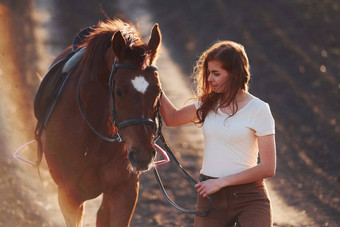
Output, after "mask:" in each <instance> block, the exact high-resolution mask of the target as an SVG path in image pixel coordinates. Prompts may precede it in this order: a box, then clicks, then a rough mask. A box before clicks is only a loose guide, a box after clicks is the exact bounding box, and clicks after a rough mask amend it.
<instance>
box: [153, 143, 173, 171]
mask: <svg viewBox="0 0 340 227" xmlns="http://www.w3.org/2000/svg"><path fill="white" fill-rule="evenodd" d="M153 145H154V146H155V148H156V149H157V150H158V151H159V152H160V153H161V154H162V155H163V157H164V159H163V160H160V161H156V162H155V164H156V166H160V165H163V164H166V163H168V162H169V161H170V159H169V156H168V155H167V153H166V152H165V151H164V150H163V149H162V148H161V147H160V146H158V145H157V144H155V143H154V144H153Z"/></svg>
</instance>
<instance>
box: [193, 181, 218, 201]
mask: <svg viewBox="0 0 340 227" xmlns="http://www.w3.org/2000/svg"><path fill="white" fill-rule="evenodd" d="M195 188H196V189H197V192H198V193H199V194H200V195H201V196H203V197H207V196H208V195H211V194H213V193H215V192H217V191H219V190H220V189H221V188H223V185H222V184H221V180H220V179H209V180H206V181H202V182H198V183H197V184H196V185H195Z"/></svg>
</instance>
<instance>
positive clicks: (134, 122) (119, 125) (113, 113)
mask: <svg viewBox="0 0 340 227" xmlns="http://www.w3.org/2000/svg"><path fill="white" fill-rule="evenodd" d="M138 68H139V67H138V66H136V65H132V64H124V63H117V59H115V60H114V62H113V64H112V69H111V73H110V78H109V84H108V85H109V90H110V97H111V106H112V108H111V118H112V122H113V124H114V126H115V127H116V128H117V131H116V135H117V138H119V140H120V141H119V142H122V137H121V136H120V134H119V130H121V129H123V128H126V127H128V126H130V125H151V127H152V128H153V129H154V135H157V133H158V132H159V124H158V127H157V124H156V122H155V120H153V119H151V118H132V119H128V120H124V121H122V122H119V121H118V119H117V115H116V109H115V103H114V85H115V78H114V74H115V73H116V70H117V69H135V70H136V69H138ZM144 70H155V71H158V68H157V66H155V65H149V66H147V67H145V69H144ZM160 94H162V93H160ZM159 106H160V97H158V100H157V109H156V111H157V117H158V122H160V121H161V119H160V114H159ZM155 140H157V138H156V139H155Z"/></svg>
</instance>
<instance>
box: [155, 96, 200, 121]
mask: <svg viewBox="0 0 340 227" xmlns="http://www.w3.org/2000/svg"><path fill="white" fill-rule="evenodd" d="M160 111H161V115H162V118H163V120H164V122H165V124H166V125H167V126H177V125H184V124H187V123H190V122H193V121H195V120H196V119H197V118H196V107H195V104H191V105H187V106H185V107H183V108H181V109H177V108H176V107H175V106H174V105H173V104H172V103H171V102H170V100H169V99H168V97H167V96H166V95H165V94H164V93H163V95H162V98H161V106H160Z"/></svg>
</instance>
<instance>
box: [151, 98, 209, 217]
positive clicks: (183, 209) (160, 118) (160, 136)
mask: <svg viewBox="0 0 340 227" xmlns="http://www.w3.org/2000/svg"><path fill="white" fill-rule="evenodd" d="M162 94H163V92H161V96H160V98H159V100H160V99H161V98H162ZM159 108H160V102H158V104H157V115H158V136H157V139H156V140H155V141H157V140H160V142H161V143H162V144H163V145H164V147H165V151H166V152H167V154H168V155H169V156H171V158H172V159H173V160H174V161H175V163H176V165H177V166H178V167H179V168H180V169H181V170H182V172H183V173H184V174H185V175H186V176H187V178H189V180H190V181H191V182H192V183H193V184H194V185H195V184H197V181H196V180H195V179H194V178H193V177H192V176H191V175H190V174H189V173H188V172H187V171H186V170H185V169H184V168H183V166H182V165H181V164H180V163H179V161H178V160H177V158H176V156H175V155H174V153H173V152H172V150H171V148H170V147H169V146H168V144H167V142H166V141H165V139H164V136H163V133H162V116H161V114H160V111H159ZM153 171H154V175H155V178H156V181H157V183H158V186H159V188H160V189H161V192H162V194H163V196H164V198H165V199H166V200H167V201H168V202H169V203H170V204H171V205H172V206H173V207H175V208H176V209H178V210H180V211H182V212H184V213H186V214H194V215H198V216H201V217H203V216H206V215H208V214H209V213H210V212H211V211H212V210H213V209H214V208H213V206H212V199H211V197H210V196H207V199H208V200H209V208H208V209H207V210H205V211H203V212H199V211H195V210H189V209H185V208H183V207H181V206H179V205H178V204H176V203H175V202H174V201H173V200H172V199H171V198H170V197H169V196H168V194H167V193H166V190H165V188H164V185H163V183H162V180H161V178H160V176H159V173H158V170H157V166H156V167H154V169H153Z"/></svg>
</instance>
